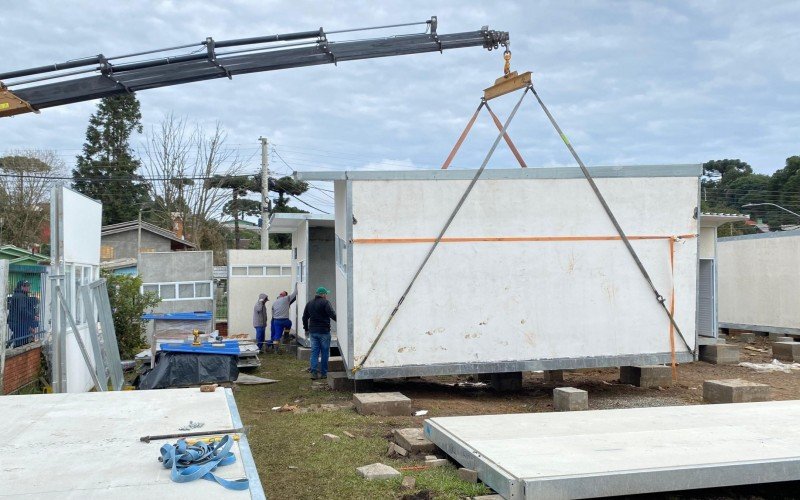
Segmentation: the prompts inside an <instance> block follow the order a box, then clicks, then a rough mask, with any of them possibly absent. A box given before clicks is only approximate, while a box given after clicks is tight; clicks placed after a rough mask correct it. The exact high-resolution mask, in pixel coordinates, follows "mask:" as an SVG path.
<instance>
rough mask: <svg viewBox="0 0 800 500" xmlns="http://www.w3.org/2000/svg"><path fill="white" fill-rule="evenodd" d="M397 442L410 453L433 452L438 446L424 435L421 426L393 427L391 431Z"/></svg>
mask: <svg viewBox="0 0 800 500" xmlns="http://www.w3.org/2000/svg"><path fill="white" fill-rule="evenodd" d="M392 434H394V439H395V442H396V443H397V444H399V445H400V446H402V447H403V448H405V449H407V450H408V451H410V452H411V453H435V452H436V451H438V448H437V447H436V445H435V444H433V443H431V442H430V440H428V438H426V437H425V433H424V432H422V428H421V427H410V428H408V429H395V430H394V431H392Z"/></svg>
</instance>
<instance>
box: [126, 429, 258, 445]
mask: <svg viewBox="0 0 800 500" xmlns="http://www.w3.org/2000/svg"><path fill="white" fill-rule="evenodd" d="M240 432H244V428H242V427H239V428H237V429H222V430H217V431H197V432H178V433H175V434H156V435H154V436H142V437H140V438H139V441H141V442H143V443H149V442H150V441H158V440H161V439H179V438H186V437H192V436H213V435H216V434H237V433H240Z"/></svg>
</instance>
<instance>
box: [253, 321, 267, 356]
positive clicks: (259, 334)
mask: <svg viewBox="0 0 800 500" xmlns="http://www.w3.org/2000/svg"><path fill="white" fill-rule="evenodd" d="M254 328H255V329H256V345H258V350H259V351H260V350H261V348H262V347H264V334H265V333H266V332H267V327H266V326H256V327H254Z"/></svg>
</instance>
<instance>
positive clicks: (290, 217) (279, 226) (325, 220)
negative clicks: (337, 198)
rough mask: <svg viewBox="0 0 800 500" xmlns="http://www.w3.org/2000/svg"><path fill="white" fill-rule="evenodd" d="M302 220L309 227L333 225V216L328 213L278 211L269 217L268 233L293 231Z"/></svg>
mask: <svg viewBox="0 0 800 500" xmlns="http://www.w3.org/2000/svg"><path fill="white" fill-rule="evenodd" d="M304 221H308V225H309V226H311V227H333V226H334V217H333V215H328V214H298V213H286V212H279V213H274V214H272V216H271V217H270V218H269V232H270V233H293V232H295V231H296V230H297V228H298V227H300V224H302V223H303V222H304Z"/></svg>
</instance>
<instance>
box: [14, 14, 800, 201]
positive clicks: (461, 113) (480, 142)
mask: <svg viewBox="0 0 800 500" xmlns="http://www.w3.org/2000/svg"><path fill="white" fill-rule="evenodd" d="M432 15H437V16H438V17H439V32H440V33H454V32H461V31H472V30H476V29H479V28H480V27H481V26H483V25H488V26H489V27H490V28H492V29H496V30H503V31H509V32H510V34H511V40H512V50H513V60H512V66H513V69H516V70H519V71H526V70H531V71H533V73H534V83H535V85H536V88H537V90H538V91H539V94H540V95H541V96H542V98H543V100H544V101H545V103H546V104H548V106H549V107H550V108H551V111H552V112H553V113H554V115H555V117H556V119H557V120H558V121H559V122H560V124H561V126H562V128H563V129H564V131H565V132H566V133H567V135H568V136H569V137H570V139H571V140H572V142H573V144H574V146H575V147H576V149H577V150H578V152H579V154H581V156H582V157H583V159H584V161H585V162H586V163H587V164H590V165H625V164H662V163H701V162H705V161H707V160H711V159H721V158H741V159H742V160H744V161H747V162H748V163H750V164H751V165H753V167H754V168H755V169H756V170H757V171H759V172H764V173H770V172H773V171H774V170H776V169H778V168H781V167H782V166H783V165H784V162H785V159H786V157H788V156H792V155H796V154H800V140H799V139H800V111H799V110H800V69H799V68H800V31H799V30H798V25H800V23H798V21H800V2H797V1H775V0H771V1H769V2H745V1H709V0H704V1H697V2H644V1H602V2H601V1H597V2H591V1H572V2H568V1H537V2H533V1H512V0H507V1H504V2H480V3H478V2H474V3H470V2H464V1H453V2H430V1H396V2H366V1H364V2H361V1H347V2H320V1H300V0H295V1H292V2H284V1H264V0H261V1H257V0H227V1H225V2H220V1H218V0H214V1H205V0H192V1H180V2H179V1H147V2H146V1H126V2H118V1H113V2H97V1H94V0H86V1H73V0H62V1H55V0H50V1H43V0H33V1H31V0H25V1H23V0H6V1H4V2H3V18H4V19H5V20H6V21H5V22H4V23H3V28H2V31H0V43H2V46H3V47H4V48H5V50H4V51H3V52H4V53H3V59H2V63H0V71H7V70H15V69H22V68H28V67H33V66H39V65H44V64H48V63H55V62H62V61H65V60H68V59H73V58H77V57H84V56H90V55H93V54H97V53H100V52H102V53H103V54H105V55H107V56H112V55H119V54H123V53H128V52H135V51H141V50H147V49H153V48H161V47H168V46H173V45H180V44H185V43H190V42H199V41H201V40H203V39H205V37H207V36H212V37H214V38H215V39H227V38H238V37H249V36H257V35H266V34H275V33H286V32H292V31H305V30H312V29H316V28H318V27H320V26H323V27H324V28H325V29H326V30H335V29H343V28H355V27H362V26H373V25H380V24H391V23H401V22H410V21H418V20H419V21H422V20H425V19H428V18H430V17H431V16H432ZM11 19H16V20H17V22H9V20H11ZM407 31H408V30H406V31H403V30H402V29H396V30H393V31H392V30H389V32H390V33H398V32H407ZM501 73H502V55H501V53H500V52H494V51H493V52H488V51H486V50H484V49H482V48H466V49H456V50H451V51H446V52H445V53H444V54H439V53H431V54H421V55H413V56H401V57H394V58H387V59H375V60H366V61H353V62H345V63H342V64H340V65H339V66H338V67H335V66H333V65H324V66H316V67H310V68H300V69H289V70H282V71H275V72H268V73H256V74H251V75H244V76H235V77H234V78H233V81H229V80H227V79H219V80H213V81H208V82H201V83H192V84H188V85H181V86H176V87H167V88H162V89H155V90H148V91H143V92H140V93H139V94H138V97H139V100H140V101H141V103H142V114H143V122H144V125H145V127H146V128H149V127H150V126H152V125H154V124H157V123H158V122H160V121H161V120H162V119H163V118H164V116H165V114H167V113H169V112H174V113H175V114H177V115H179V116H185V117H186V118H187V119H188V120H190V121H197V122H202V123H204V124H213V123H214V122H216V121H219V122H220V123H221V124H222V126H223V127H224V128H225V129H226V130H227V131H228V133H229V140H228V143H229V145H230V147H232V148H238V149H240V152H241V153H242V154H243V155H254V156H253V159H252V171H256V170H257V169H258V164H259V158H258V157H257V156H255V155H256V154H257V152H258V137H259V136H261V135H263V136H266V137H268V138H269V139H270V140H271V141H272V142H273V143H274V144H275V148H276V150H277V152H278V154H280V156H281V158H283V160H285V163H286V164H288V166H287V165H286V164H284V162H283V161H282V160H280V159H279V158H278V157H277V156H274V155H273V158H272V163H273V165H274V166H275V168H276V169H277V170H278V172H280V173H286V172H289V171H290V170H320V169H336V170H343V169H365V168H381V169H399V168H438V166H440V165H441V163H442V161H443V160H444V158H445V157H446V156H447V154H448V152H449V151H450V148H451V147H452V145H453V144H454V142H455V140H456V139H457V137H458V135H459V134H460V132H461V130H462V129H463V127H464V125H465V124H466V122H467V120H468V119H469V117H470V115H471V114H472V112H473V111H474V109H475V107H476V106H477V105H478V102H479V101H478V100H479V97H480V95H481V91H482V89H483V88H484V87H486V86H488V85H490V84H491V83H493V82H494V79H495V78H497V77H498V76H500V74H501ZM513 100H514V99H513V98H506V99H504V100H501V99H498V102H497V103H496V104H494V108H495V111H496V112H497V113H498V114H499V115H501V117H504V116H505V115H506V114H507V113H508V112H509V111H510V108H511V107H512V105H513V102H512V101H513ZM501 101H502V102H501ZM493 103H494V101H493ZM94 109H95V103H94V102H85V103H78V104H72V105H67V106H62V107H56V108H49V109H45V110H43V111H42V113H41V114H39V115H33V114H29V115H22V116H18V117H15V118H4V119H0V153H2V152H6V151H9V150H13V149H18V148H24V149H27V148H36V149H53V150H57V152H58V154H59V155H61V156H62V158H63V159H64V160H65V161H66V162H67V165H68V166H69V167H72V165H73V163H74V156H75V155H76V154H78V153H79V152H80V148H81V145H82V143H83V140H84V134H85V130H86V124H87V120H88V118H89V115H90V114H91V113H92V112H93V111H94ZM495 133H496V130H495V129H494V128H493V126H492V124H491V122H490V121H489V118H488V116H483V117H482V118H481V119H480V120H479V121H478V123H477V124H476V126H475V128H474V132H473V135H471V137H470V139H469V140H468V141H467V142H466V143H465V144H464V146H463V147H462V151H461V152H460V154H459V156H457V158H456V160H455V162H454V165H455V166H456V167H464V168H466V167H470V168H474V167H477V166H479V164H480V162H481V160H482V158H483V155H484V154H485V153H486V151H487V149H488V147H489V146H490V145H491V142H492V141H493V139H494V134H495ZM510 133H511V137H512V138H513V139H514V141H515V142H516V144H517V146H518V147H519V149H520V150H521V151H522V154H523V156H524V157H525V159H526V161H527V163H528V164H529V165H530V166H554V165H572V164H573V163H572V162H571V158H570V156H569V155H568V152H567V151H566V149H565V148H564V145H563V144H562V143H561V142H560V140H558V138H557V136H556V135H555V133H554V131H553V130H552V128H551V127H550V125H549V123H547V122H546V119H545V117H544V115H543V113H542V111H541V110H540V109H539V108H538V107H537V106H535V101H534V100H532V99H531V100H530V101H529V102H528V103H526V104H525V105H524V106H523V108H522V109H521V110H520V112H519V114H518V115H517V118H516V120H515V121H514V123H513V125H512V127H511V129H510ZM142 141H143V138H142V137H137V138H135V140H134V146H135V147H137V148H139V147H140V145H141V143H142ZM515 165H516V163H515V161H514V159H513V157H512V156H511V155H510V153H508V151H507V149H506V148H505V147H504V146H503V147H501V148H500V149H499V150H498V152H497V154H496V155H495V158H494V160H493V162H492V163H491V164H490V166H494V167H515ZM307 199H308V200H309V201H311V202H312V203H313V202H323V201H325V198H324V197H322V196H321V193H317V194H316V195H310V197H309V198H307ZM328 206H329V205H328Z"/></svg>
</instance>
